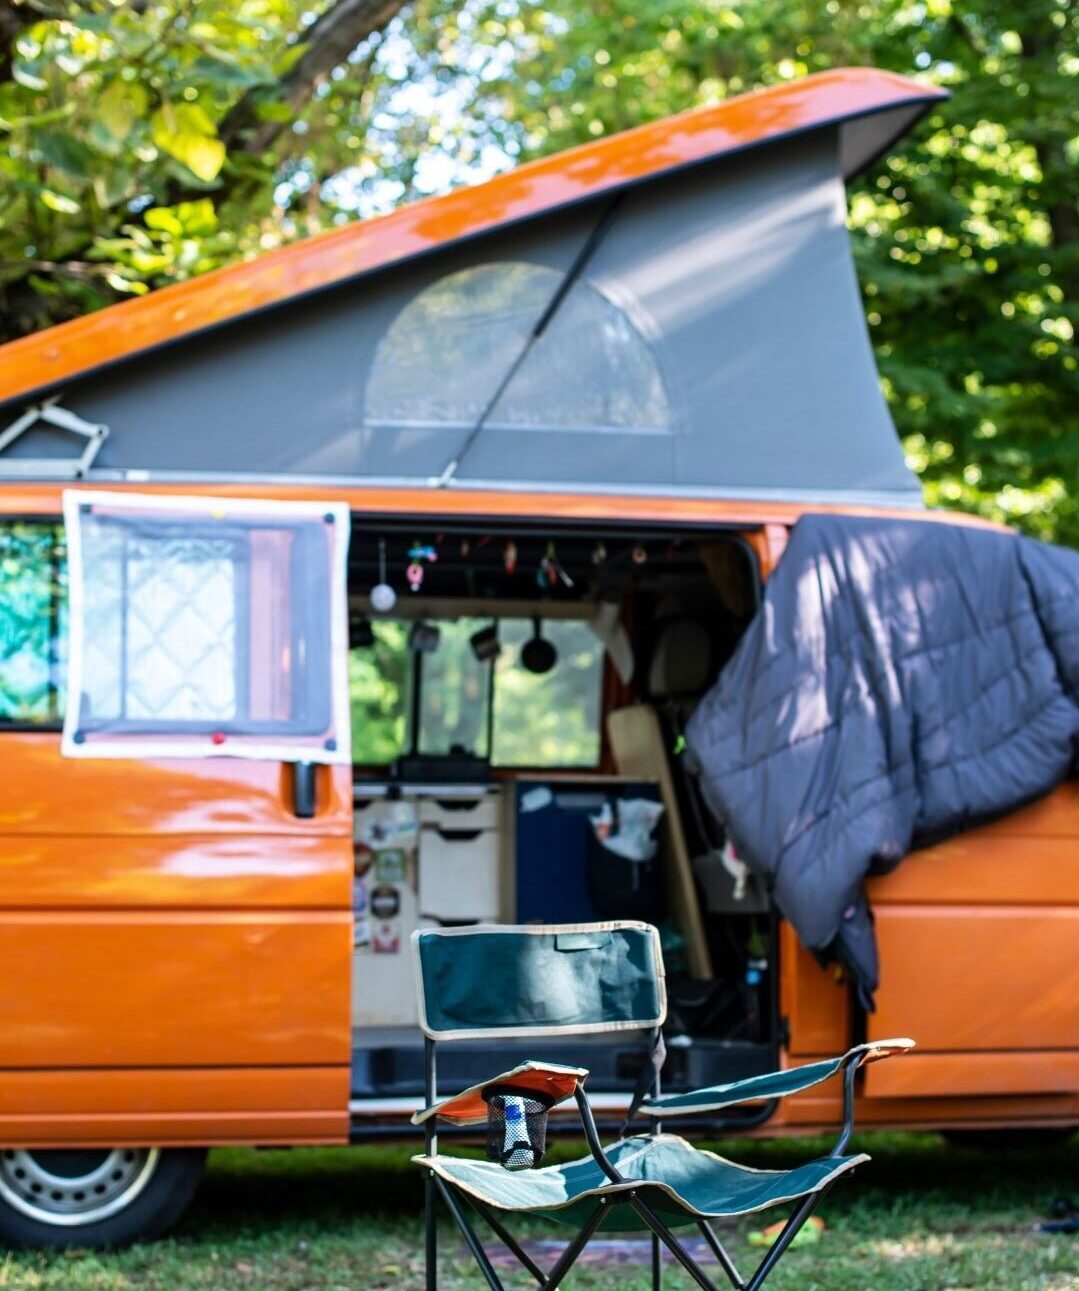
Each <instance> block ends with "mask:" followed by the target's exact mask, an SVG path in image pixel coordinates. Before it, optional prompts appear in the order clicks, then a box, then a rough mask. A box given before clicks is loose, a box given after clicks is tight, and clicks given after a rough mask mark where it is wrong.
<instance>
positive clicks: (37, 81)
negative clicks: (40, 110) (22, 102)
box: [11, 60, 49, 94]
mask: <svg viewBox="0 0 1079 1291" xmlns="http://www.w3.org/2000/svg"><path fill="white" fill-rule="evenodd" d="M37 66H38V64H36V63H24V62H21V61H18V60H16V62H15V65H14V66H13V67H12V69H11V79H12V80H13V81H16V82H17V83H18V84H19V85H21V86H23V88H24V89H27V90H34V91H36V92H37V93H38V94H40V93H41V91H42V90H47V89H48V88H49V83H48V81H46V80H45V79H44V78H43V77H40V76H38V74H37V72H36V71H34V70H33V69H34V68H35V67H37Z"/></svg>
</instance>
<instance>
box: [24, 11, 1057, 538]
mask: <svg viewBox="0 0 1079 1291" xmlns="http://www.w3.org/2000/svg"><path fill="white" fill-rule="evenodd" d="M402 3H403V0H323V3H322V5H321V6H320V7H319V8H318V9H317V10H316V11H314V12H312V11H310V10H308V9H307V8H306V7H305V5H304V4H301V3H299V0H227V2H226V0H160V2H159V3H153V2H152V0H0V131H2V132H3V134H4V137H5V144H6V147H5V149H4V153H3V156H2V157H0V292H2V293H3V294H2V298H0V308H2V312H3V328H4V332H5V334H6V335H7V336H12V335H18V334H20V333H23V332H26V331H29V330H33V329H35V328H38V327H43V326H46V325H48V324H49V323H51V322H55V321H59V320H61V319H63V318H66V317H70V316H72V315H74V314H77V313H80V312H83V311H85V310H88V309H93V308H97V307H99V306H100V305H103V304H105V303H108V302H109V301H110V300H113V299H117V298H119V297H120V296H122V295H124V294H127V293H132V292H141V291H145V290H147V289H149V288H152V287H156V286H159V285H161V284H163V283H165V282H169V281H172V280H175V279H177V278H182V277H187V276H190V275H192V274H196V273H201V272H203V271H205V270H206V269H209V268H212V267H214V266H215V265H218V264H221V263H224V262H226V261H228V260H231V259H235V258H238V257H243V256H250V255H254V254H257V253H258V252H259V251H260V250H265V249H269V248H271V247H273V246H276V245H278V244H280V243H281V242H283V241H286V240H289V239H292V238H295V237H300V236H304V235H306V234H309V233H311V232H314V231H316V230H318V229H320V228H323V227H326V226H328V225H331V224H333V223H340V222H342V221H344V220H347V219H350V218H354V217H355V216H357V215H359V216H364V215H370V214H374V213H377V212H379V211H381V210H385V209H388V208H389V207H390V206H391V205H393V204H395V203H397V202H400V201H402V200H407V199H410V198H414V197H417V196H420V195H423V194H424V193H427V192H432V191H436V190H438V189H441V188H444V187H447V186H449V185H450V184H453V183H459V182H465V181H469V180H474V179H477V178H483V177H484V176H486V175H489V174H491V173H492V172H493V171H495V170H498V169H501V168H505V167H507V166H511V165H513V164H515V163H516V162H517V161H518V160H521V159H525V158H529V157H534V156H539V155H542V154H545V153H549V152H551V151H554V150H557V149H560V148H564V147H566V146H569V145H571V144H574V143H578V142H581V141H584V140H587V139H591V138H595V137H598V136H600V135H603V134H605V133H609V132H611V131H614V130H620V129H624V128H627V127H629V126H633V125H636V124H639V123H641V122H644V121H649V120H654V119H656V118H658V117H662V116H665V115H668V114H670V113H673V112H677V111H680V110H683V109H685V108H689V107H692V106H695V105H697V104H701V103H708V102H713V101H716V100H718V99H721V98H723V97H725V96H727V95H731V94H735V93H739V92H742V91H744V90H747V89H751V88H753V87H755V86H758V85H763V84H768V83H774V82H777V81H783V80H788V79H791V78H794V77H797V76H800V75H803V74H805V73H806V72H812V71H817V70H822V69H825V68H828V67H834V66H839V65H843V64H851V63H854V64H874V65H876V66H880V67H885V68H891V69H894V70H896V71H900V72H904V73H908V74H914V75H917V76H919V77H921V78H923V79H925V80H927V81H931V82H933V83H936V84H941V85H944V86H946V87H947V88H948V89H949V90H951V91H952V95H953V97H952V98H951V100H950V101H949V102H947V103H946V104H944V105H943V106H941V107H939V108H937V109H936V110H935V111H934V112H933V113H932V114H931V116H930V118H929V120H928V121H927V122H926V123H923V125H922V126H921V127H919V128H918V130H917V131H916V132H915V134H914V136H913V138H912V139H910V140H908V141H906V142H904V143H902V144H901V145H898V146H897V147H896V148H895V149H893V150H892V152H891V153H890V154H889V156H887V157H886V158H885V159H883V160H882V161H881V162H879V163H878V164H877V166H875V167H874V168H873V170H872V171H871V172H870V173H869V174H868V175H867V176H866V177H864V178H863V179H862V180H861V181H860V182H859V183H858V184H857V185H855V186H854V188H853V190H852V194H851V207H850V225H851V232H852V237H853V240H854V246H855V253H856V257H857V260H858V266H859V272H860V276H861V281H862V286H863V290H864V292H865V297H866V311H867V316H868V319H869V323H870V327H871V331H872V336H873V339H874V343H875V346H876V351H877V357H878V362H879V365H880V368H881V373H882V377H883V380H884V385H885V391H886V393H887V396H888V398H889V400H890V402H891V405H892V408H893V413H894V415H895V418H896V421H897V424H898V425H899V428H900V432H901V434H902V435H903V437H904V443H905V446H906V449H907V452H908V455H909V458H910V460H911V463H912V465H913V466H914V467H915V469H917V470H918V471H919V473H920V474H921V476H922V479H923V481H924V482H925V486H926V492H927V495H928V497H929V499H930V501H932V502H939V503H942V504H944V505H948V506H959V507H964V508H966V509H973V510H978V511H981V512H983V513H984V514H988V515H993V516H996V517H998V518H1006V519H1010V520H1013V521H1016V522H1018V523H1020V524H1022V525H1024V526H1025V527H1027V528H1028V529H1030V530H1031V531H1033V532H1035V533H1038V534H1040V535H1042V536H1045V537H1056V538H1058V539H1060V540H1063V541H1067V542H1070V543H1073V544H1079V503H1077V501H1076V487H1075V485H1076V477H1077V475H1079V470H1077V467H1079V429H1077V417H1076V408H1077V406H1079V389H1077V385H1079V374H1077V359H1076V352H1075V347H1074V344H1073V336H1074V329H1075V327H1076V326H1077V321H1079V320H1077V317H1076V286H1077V278H1079V215H1077V210H1076V190H1075V181H1074V175H1075V164H1076V161H1077V160H1079V143H1077V140H1076V119H1075V112H1074V107H1073V104H1074V100H1075V94H1074V78H1075V75H1076V72H1077V71H1079V51H1077V47H1076V39H1075V37H1076V27H1077V23H1079V18H1077V14H1076V6H1075V0H861V2H856V3H848V2H847V0H594V2H593V3H591V4H588V5H581V4H579V3H576V0H542V2H540V0H415V3H413V4H412V5H411V7H409V8H408V9H405V10H403V11H402V12H400V13H399V12H398V10H400V9H401V6H402Z"/></svg>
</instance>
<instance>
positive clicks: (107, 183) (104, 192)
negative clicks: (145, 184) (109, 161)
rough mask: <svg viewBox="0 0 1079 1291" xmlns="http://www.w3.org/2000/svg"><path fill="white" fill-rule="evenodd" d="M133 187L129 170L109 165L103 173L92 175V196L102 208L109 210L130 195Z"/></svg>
mask: <svg viewBox="0 0 1079 1291" xmlns="http://www.w3.org/2000/svg"><path fill="white" fill-rule="evenodd" d="M134 188H135V177H134V176H133V175H132V174H131V173H130V171H126V170H122V169H119V168H115V167H110V168H108V169H107V170H106V171H104V173H102V174H99V175H95V176H94V197H95V198H97V204H98V206H100V207H101V208H102V210H105V211H108V210H111V209H112V208H113V207H114V206H118V205H119V204H120V203H121V202H122V201H124V200H125V198H127V197H130V196H131V194H132V193H133V191H134Z"/></svg>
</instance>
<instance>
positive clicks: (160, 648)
mask: <svg viewBox="0 0 1079 1291" xmlns="http://www.w3.org/2000/svg"><path fill="white" fill-rule="evenodd" d="M64 516H65V526H66V528H65V532H66V534H67V541H68V549H69V556H70V565H71V606H72V611H71V613H72V623H71V659H70V668H69V675H70V686H71V690H72V693H73V696H74V695H76V694H77V696H78V699H77V702H76V700H75V699H74V698H73V699H72V703H71V704H70V705H69V706H68V712H67V714H66V723H65V728H64V742H63V749H64V752H65V754H67V755H68V756H71V757H133V756H138V755H139V754H141V755H143V756H146V757H206V756H214V755H224V756H235V757H249V758H267V759H273V760H275V761H276V760H281V761H314V762H334V761H338V760H345V759H347V758H348V756H349V754H348V746H349V740H348V722H347V704H348V698H347V678H346V675H345V667H344V662H345V631H346V628H345V623H344V567H345V552H346V550H347V542H348V531H349V517H348V513H347V511H346V510H345V509H344V508H343V507H340V506H338V505H336V504H315V503H301V502H261V501H247V500H243V499H235V498H229V499H224V498H220V499H212V498H199V497H190V498H185V497H179V496H171V495H170V496H167V497H148V496H140V495H136V494H110V493H89V492H87V493H74V492H72V493H66V494H65V495H64Z"/></svg>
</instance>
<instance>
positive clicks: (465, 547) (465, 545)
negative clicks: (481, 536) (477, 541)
mask: <svg viewBox="0 0 1079 1291" xmlns="http://www.w3.org/2000/svg"><path fill="white" fill-rule="evenodd" d="M470 550H471V543H470V542H469V541H468V539H467V538H462V539H461V555H462V556H467V555H468V553H469V551H470Z"/></svg>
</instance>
